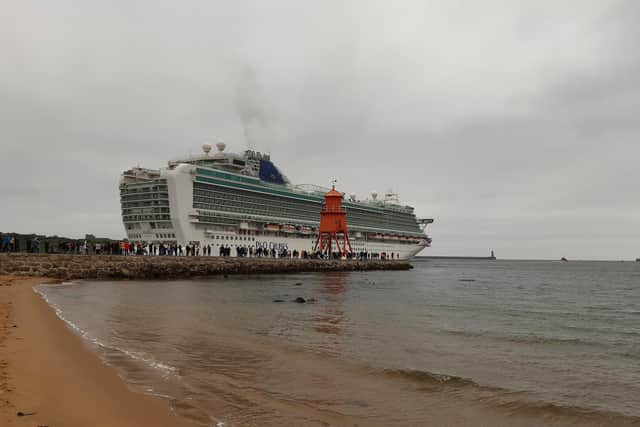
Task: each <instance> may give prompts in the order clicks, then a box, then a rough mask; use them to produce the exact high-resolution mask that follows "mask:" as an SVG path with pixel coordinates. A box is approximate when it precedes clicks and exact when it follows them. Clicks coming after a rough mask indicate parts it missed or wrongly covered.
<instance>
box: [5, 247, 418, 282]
mask: <svg viewBox="0 0 640 427" xmlns="http://www.w3.org/2000/svg"><path fill="white" fill-rule="evenodd" d="M410 268H412V266H411V264H410V263H409V262H408V261H378V260H370V261H355V260H319V259H272V258H231V257H225V258H220V257H156V256H118V255H113V256H112V255H84V256H83V255H61V254H27V253H10V254H7V253H3V254H0V274H14V275H18V276H43V277H51V278H55V279H62V280H74V279H103V280H106V279H181V278H187V277H198V276H214V275H219V274H265V273H298V272H314V271H369V270H408V269H410Z"/></svg>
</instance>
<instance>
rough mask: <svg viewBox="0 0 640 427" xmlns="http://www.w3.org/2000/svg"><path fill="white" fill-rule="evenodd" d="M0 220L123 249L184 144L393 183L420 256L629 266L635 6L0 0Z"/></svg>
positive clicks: (190, 149)
mask: <svg viewBox="0 0 640 427" xmlns="http://www.w3.org/2000/svg"><path fill="white" fill-rule="evenodd" d="M1 4H2V13H1V14H0V158H1V159H0V160H1V162H2V164H1V167H0V196H1V200H0V230H2V231H17V232H32V231H33V232H38V233H46V234H61V235H71V236H83V235H84V234H85V233H94V234H97V235H101V236H107V237H113V238H120V237H122V236H124V229H123V226H122V222H121V217H120V206H119V197H118V188H117V187H118V178H119V174H120V172H121V171H122V170H124V169H126V168H128V167H130V166H133V165H135V164H138V163H139V164H140V165H142V166H146V167H153V168H156V167H161V166H165V165H166V161H167V160H169V159H170V158H175V157H178V156H181V155H184V154H189V153H198V152H200V146H201V145H202V144H203V143H215V142H216V141H217V140H218V139H223V140H224V141H225V142H226V143H227V146H228V147H229V148H228V149H230V150H232V151H241V150H244V149H246V147H247V146H250V147H252V148H254V149H256V150H261V151H269V152H271V155H272V159H273V160H274V161H275V162H276V164H278V165H279V166H280V167H281V169H282V170H283V171H284V172H285V174H286V175H287V176H288V177H289V178H290V179H291V180H292V181H293V182H294V183H314V184H319V185H325V186H328V185H329V183H330V181H331V179H333V178H336V179H338V187H339V189H340V190H342V191H346V192H348V193H356V194H357V195H358V196H359V197H362V198H363V197H366V196H367V195H368V194H370V193H371V192H372V191H377V192H378V193H382V192H384V191H386V190H388V189H393V190H394V191H396V192H398V193H399V195H400V198H401V201H402V202H404V203H406V204H410V205H412V206H415V209H416V213H417V215H418V216H419V217H433V218H435V223H434V224H433V225H432V226H431V227H430V231H429V232H430V234H431V235H432V237H433V239H434V241H433V247H432V248H430V249H428V250H427V251H425V252H423V254H432V255H454V254H464V255H486V254H488V252H489V251H490V250H491V249H494V250H495V251H496V254H497V255H498V256H499V257H508V258H552V259H557V258H559V257H561V256H567V257H569V258H574V259H575V258H583V259H632V258H635V257H640V197H639V194H638V193H639V189H640V168H639V166H638V165H639V163H640V48H639V47H640V46H639V41H640V24H639V23H640V1H635V0H630V1H605V0H595V1H588V0H575V1H569V0H563V1H557V0H554V1H541V0H535V1H517V0H504V1H491V0H483V1H451V0H449V1H440V2H436V1H426V0H422V1H415V2H410V1H384V2H379V1H371V0H367V1H362V2H347V1H335V2H331V1H326V0H324V1H317V2H312V1H304V2H301V1H298V0H292V1H275V0H269V1H247V2H245V1H233V2H231V1H228V2H216V1H211V0H206V1H181V2H178V1H158V0H154V1H151V0H149V1H135V0H134V1H132V0H127V1H120V0H117V1H116V0H110V1H90V0H83V1H77V0H56V1H44V0H43V1H30V0H21V1H2V2H1Z"/></svg>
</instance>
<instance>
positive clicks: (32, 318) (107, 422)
mask: <svg viewBox="0 0 640 427" xmlns="http://www.w3.org/2000/svg"><path fill="white" fill-rule="evenodd" d="M50 281H51V279H46V278H24V277H21V278H18V277H12V276H0V349H1V351H0V354H1V356H0V425H2V426H6V427H12V426H52V427H53V426H56V427H59V426H60V427H61V426H123V427H124V426H132V427H134V426H136V427H138V426H145V425H153V426H189V425H192V424H189V423H187V421H185V420H184V419H182V418H179V417H178V416H176V415H175V414H174V413H173V412H172V411H171V409H170V406H169V404H168V402H166V401H163V400H161V399H159V398H153V397H150V396H146V395H143V394H140V393H135V392H132V391H130V390H129V389H128V388H127V385H126V384H125V382H124V381H123V380H122V379H121V378H120V377H118V375H117V373H116V371H115V370H114V369H113V368H110V367H108V366H106V365H104V364H103V363H102V362H101V361H100V360H99V359H98V357H97V355H96V354H94V353H93V352H92V351H91V350H90V349H89V348H88V346H87V345H86V344H85V343H83V341H82V339H81V338H80V337H78V336H76V335H75V334H73V332H72V331H71V330H70V329H68V328H67V326H66V325H65V324H64V323H63V322H61V321H60V320H59V319H58V318H57V316H56V315H55V313H54V311H53V310H52V309H51V308H50V307H49V306H48V305H47V304H46V303H45V302H44V301H43V300H42V299H41V298H40V297H39V296H38V295H37V294H36V293H35V292H34V291H33V290H32V286H34V285H36V284H40V283H47V282H50ZM14 325H15V326H14ZM18 412H22V413H24V414H32V415H25V416H18V415H17V414H18Z"/></svg>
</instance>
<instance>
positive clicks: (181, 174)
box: [120, 143, 433, 259]
mask: <svg viewBox="0 0 640 427" xmlns="http://www.w3.org/2000/svg"><path fill="white" fill-rule="evenodd" d="M216 147H217V152H216V153H214V154H211V146H209V145H204V146H203V153H202V154H201V155H198V156H191V157H188V158H184V159H179V160H174V161H170V162H169V163H168V166H167V167H166V168H162V169H157V170H156V169H145V168H140V167H134V168H132V169H130V170H127V171H125V172H123V173H122V176H121V180H120V200H121V206H122V219H123V222H124V226H125V230H126V233H127V238H128V239H129V240H130V241H132V242H145V243H165V244H179V245H183V246H184V245H187V244H190V245H199V246H206V245H211V246H212V247H213V248H214V253H216V254H217V253H218V248H219V247H220V246H225V247H230V248H232V249H233V248H234V247H242V248H258V247H260V248H263V249H276V251H277V252H280V251H281V250H282V249H286V250H288V251H290V252H292V251H294V250H297V252H299V253H302V252H303V251H306V252H311V250H312V248H313V244H314V241H315V239H316V237H317V234H318V227H319V224H320V211H321V210H322V204H323V202H324V195H325V193H326V192H327V191H328V189H324V188H322V187H319V186H313V185H298V186H294V185H293V184H291V182H290V181H289V179H288V178H287V177H286V176H285V175H284V174H283V173H282V171H281V170H280V169H279V168H278V167H277V166H276V165H275V164H274V163H273V162H272V161H271V158H270V155H268V154H262V153H259V152H255V151H252V150H247V151H245V152H244V153H241V154H236V153H229V152H226V151H225V148H226V146H225V144H224V143H218V144H217V145H216ZM342 205H343V207H344V208H345V210H346V212H347V222H348V225H349V238H350V240H351V242H352V245H353V250H354V252H355V253H367V254H368V255H369V256H374V257H378V256H383V255H384V256H386V257H391V256H393V258H400V259H408V258H411V257H413V256H414V255H415V254H416V253H418V252H419V251H420V250H422V249H423V248H424V247H426V246H429V245H430V244H431V239H430V238H429V237H428V236H427V235H426V234H425V232H424V229H425V227H426V226H427V224H430V223H431V222H433V220H432V219H417V218H416V216H415V214H414V209H413V208H412V207H410V206H403V205H400V204H399V203H398V201H397V197H396V196H395V195H393V194H389V195H385V197H384V198H383V199H382V200H378V198H377V195H375V194H373V195H372V198H371V199H370V200H357V199H356V197H355V196H350V197H347V198H345V200H344V201H343V203H342ZM231 253H232V254H235V253H236V251H234V250H232V251H231Z"/></svg>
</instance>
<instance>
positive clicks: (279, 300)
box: [273, 299, 284, 302]
mask: <svg viewBox="0 0 640 427" xmlns="http://www.w3.org/2000/svg"><path fill="white" fill-rule="evenodd" d="M273 302H284V300H283V299H274V300H273Z"/></svg>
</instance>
